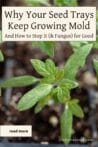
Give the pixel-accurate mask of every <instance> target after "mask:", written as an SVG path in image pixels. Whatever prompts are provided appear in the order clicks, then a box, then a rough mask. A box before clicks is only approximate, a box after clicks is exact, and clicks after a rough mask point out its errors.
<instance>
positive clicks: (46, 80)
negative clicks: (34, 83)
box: [40, 75, 55, 84]
mask: <svg viewBox="0 0 98 147" xmlns="http://www.w3.org/2000/svg"><path fill="white" fill-rule="evenodd" d="M54 81H55V76H54V75H50V76H48V77H45V78H43V79H42V80H41V81H40V83H42V84H53V83H54Z"/></svg>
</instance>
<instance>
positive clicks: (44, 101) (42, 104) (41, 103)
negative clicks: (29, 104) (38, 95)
mask: <svg viewBox="0 0 98 147" xmlns="http://www.w3.org/2000/svg"><path fill="white" fill-rule="evenodd" d="M50 98H51V95H48V96H46V97H44V98H43V99H41V100H40V101H39V102H38V104H37V105H36V107H35V113H39V112H40V111H41V110H42V109H43V108H44V107H45V105H47V104H48V101H49V100H50Z"/></svg>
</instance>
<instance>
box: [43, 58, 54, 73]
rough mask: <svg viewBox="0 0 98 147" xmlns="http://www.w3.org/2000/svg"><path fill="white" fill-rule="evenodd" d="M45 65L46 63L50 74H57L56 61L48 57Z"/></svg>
mask: <svg viewBox="0 0 98 147" xmlns="http://www.w3.org/2000/svg"><path fill="white" fill-rule="evenodd" d="M45 65H46V69H47V71H48V72H49V73H50V74H55V71H56V67H55V64H54V62H53V61H52V60H50V59H47V60H46V63H45Z"/></svg>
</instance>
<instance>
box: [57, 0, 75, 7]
mask: <svg viewBox="0 0 98 147" xmlns="http://www.w3.org/2000/svg"><path fill="white" fill-rule="evenodd" d="M54 4H55V5H56V6H77V0H54Z"/></svg>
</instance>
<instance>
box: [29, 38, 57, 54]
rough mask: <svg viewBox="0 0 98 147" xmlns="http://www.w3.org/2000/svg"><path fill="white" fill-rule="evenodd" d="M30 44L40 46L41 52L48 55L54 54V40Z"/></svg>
mask: <svg viewBox="0 0 98 147" xmlns="http://www.w3.org/2000/svg"><path fill="white" fill-rule="evenodd" d="M32 46H33V47H38V48H40V49H41V50H42V52H43V53H46V54H47V55H48V56H50V57H53V56H54V42H48V41H45V42H44V41H42V42H33V43H32Z"/></svg>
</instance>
